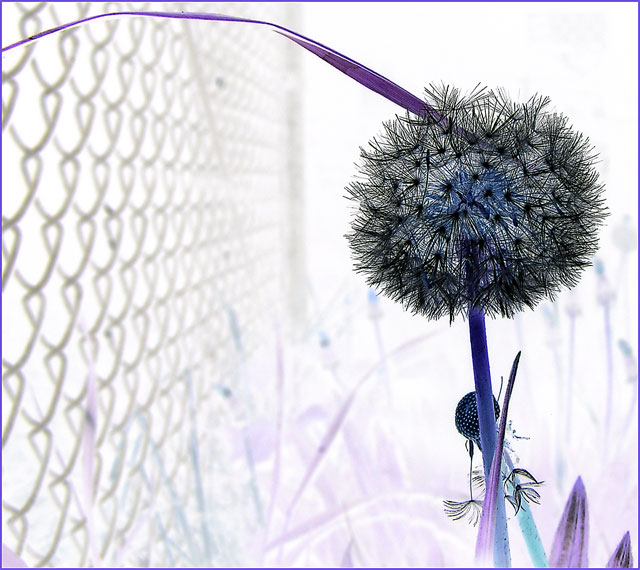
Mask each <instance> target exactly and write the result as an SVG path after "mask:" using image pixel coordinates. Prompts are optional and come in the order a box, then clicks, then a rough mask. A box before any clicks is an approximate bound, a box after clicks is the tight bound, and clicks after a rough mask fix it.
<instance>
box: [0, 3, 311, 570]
mask: <svg viewBox="0 0 640 570" xmlns="http://www.w3.org/2000/svg"><path fill="white" fill-rule="evenodd" d="M144 9H150V7H149V6H148V5H146V4H143V5H140V4H135V5H134V4H124V3H123V4H120V3H105V4H101V3H95V4H94V3H37V4H33V3H25V4H22V3H3V5H2V20H3V42H2V43H3V45H7V44H8V43H9V42H10V41H14V39H19V38H22V37H26V36H28V35H32V34H34V33H36V32H38V31H41V30H44V29H47V28H50V27H53V26H54V25H57V24H60V23H62V22H65V21H70V20H73V19H77V18H81V17H86V16H88V15H91V14H97V13H100V12H103V11H116V10H144ZM153 9H154V10H160V9H165V10H191V11H205V10H206V11H211V12H222V13H229V14H234V15H243V16H247V17H253V18H262V19H266V20H271V21H276V22H279V23H282V24H285V25H287V24H288V25H291V24H292V20H295V17H296V8H295V6H291V5H284V4H242V3H239V4H207V5H198V6H189V5H188V4H180V5H176V4H167V5H165V6H164V7H161V6H160V5H154V6H153ZM292 49H293V48H292V47H291V46H287V45H286V42H285V40H284V39H278V38H277V37H276V36H275V35H274V34H270V32H268V31H266V30H256V31H254V30H253V29H251V30H249V29H248V28H247V26H244V25H234V24H224V23H221V24H212V23H196V24H194V23H192V22H175V21H163V20H153V19H150V18H114V19H112V20H102V21H98V22H93V23H91V24H89V25H86V26H82V27H80V28H77V29H73V30H69V31H66V32H63V33H60V34H58V35H55V36H52V37H50V38H45V39H43V40H41V41H39V42H37V43H35V44H32V45H30V46H27V47H25V48H21V49H18V50H16V51H15V52H14V53H9V54H7V55H3V68H2V132H3V138H2V184H3V194H2V213H3V217H2V295H3V317H2V333H3V334H2V338H3V340H2V355H3V360H2V366H3V377H2V390H3V399H2V413H3V426H2V429H3V431H2V445H3V471H2V477H3V480H2V486H3V543H5V544H6V545H7V546H8V547H9V548H11V549H13V550H14V551H15V552H16V553H18V554H19V555H21V556H22V557H23V559H24V560H25V561H26V562H27V563H28V564H29V565H33V566H90V565H104V564H109V565H111V564H113V565H136V566H139V565H142V566H193V565H211V564H217V565H231V564H234V563H238V562H239V559H238V558H237V557H238V556H241V549H240V548H239V547H238V545H237V544H236V543H234V541H236V540H237V541H241V540H242V538H243V536H244V535H246V534H249V533H251V532H252V528H254V527H255V525H257V524H259V519H260V517H261V505H260V498H259V496H258V494H257V493H256V489H255V485H254V481H253V476H254V475H253V474H252V470H251V461H250V458H248V459H249V460H248V461H246V462H244V463H243V464H242V465H243V466H242V467H238V468H237V470H236V471H235V472H234V471H233V469H234V468H233V467H229V465H236V463H233V462H229V463H228V464H227V463H225V458H226V457H228V456H229V455H230V454H233V453H235V452H236V450H235V448H234V447H233V445H232V444H231V443H230V442H229V441H227V440H226V439H225V438H224V429H223V428H221V426H224V425H226V424H230V423H233V422H236V421H238V419H239V418H241V417H242V416H243V414H247V413H249V411H250V408H252V407H253V408H260V407H261V406H262V407H268V406H270V405H271V402H270V401H269V398H268V397H263V398H260V399H257V398H255V397H253V398H252V396H251V394H250V393H249V391H248V389H247V386H246V385H245V384H244V383H243V368H242V367H243V362H245V359H246V356H247V355H248V354H250V353H251V352H252V351H254V349H256V348H257V347H258V346H259V345H260V343H261V339H263V338H264V335H265V332H267V331H270V330H271V326H272V322H273V315H274V314H275V313H278V312H280V313H283V314H285V315H286V314H287V310H290V309H291V310H295V311H299V306H294V305H295V303H296V301H295V295H294V292H295V290H296V283H297V282H296V279H297V278H298V275H300V269H299V266H300V261H299V260H300V258H299V251H300V245H299V233H298V232H297V229H296V223H297V222H296V221H295V220H296V216H295V215H292V214H295V212H292V210H293V209H294V208H296V207H297V205H298V203H299V199H300V198H299V192H298V190H297V184H295V183H294V182H296V180H295V179H294V175H295V173H296V172H297V170H296V169H297V168H298V165H297V156H298V154H297V144H296V135H295V132H294V130H295V110H296V104H297V103H296V99H295V95H294V93H295V89H293V87H295V80H296V77H297V74H298V70H297V64H296V60H295V59H294V57H295V56H293V55H292V51H290V50H292ZM292 308H293V309H292ZM283 318H284V319H285V321H286V317H283ZM238 395H242V397H238ZM223 464H225V468H224V469H222V468H221V466H222V465H223ZM232 505H233V508H231V506H232ZM220 509H225V510H224V526H222V525H223V523H222V517H221V516H220V514H219V511H220ZM232 527H234V528H235V531H234V532H232V533H231V532H225V531H224V530H225V529H229V528H232ZM238 544H240V542H238Z"/></svg>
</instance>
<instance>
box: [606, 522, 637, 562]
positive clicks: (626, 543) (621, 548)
mask: <svg viewBox="0 0 640 570" xmlns="http://www.w3.org/2000/svg"><path fill="white" fill-rule="evenodd" d="M606 567H607V568H633V555H632V554H631V537H630V536H629V531H627V532H626V533H625V535H624V536H623V537H622V540H621V541H620V544H618V546H617V547H616V549H615V551H614V553H613V554H612V555H611V558H609V562H607V566H606Z"/></svg>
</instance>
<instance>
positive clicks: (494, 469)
mask: <svg viewBox="0 0 640 570" xmlns="http://www.w3.org/2000/svg"><path fill="white" fill-rule="evenodd" d="M520 354H521V353H520V352H518V354H516V357H515V359H514V361H513V365H512V366H511V373H510V374H509V381H508V382H507V388H506V390H505V394H504V401H503V403H502V415H501V416H500V428H499V429H498V440H497V442H496V449H495V451H494V453H493V460H492V461H491V470H490V471H489V480H488V482H487V490H486V493H485V496H484V503H483V506H482V516H481V517H480V528H479V529H478V538H477V542H476V560H477V561H478V562H480V563H481V564H489V563H490V562H491V560H492V555H493V552H494V540H495V531H496V510H497V508H496V507H497V503H498V490H499V489H500V488H501V487H502V486H501V485H499V484H500V482H501V481H500V480H501V477H502V476H501V467H502V450H503V448H504V434H505V430H506V427H507V413H508V412H509V402H510V400H511V393H512V392H513V385H514V384H515V381H516V373H517V372H518V363H519V362H520ZM500 499H501V500H502V497H500Z"/></svg>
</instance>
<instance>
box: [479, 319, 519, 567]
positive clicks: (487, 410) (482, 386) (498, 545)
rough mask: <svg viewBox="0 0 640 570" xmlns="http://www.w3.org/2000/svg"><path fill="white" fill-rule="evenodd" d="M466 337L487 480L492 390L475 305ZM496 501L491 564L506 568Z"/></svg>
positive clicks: (501, 509)
mask: <svg viewBox="0 0 640 570" xmlns="http://www.w3.org/2000/svg"><path fill="white" fill-rule="evenodd" d="M469 337H470V340H471V359H472V361H473V377H474V381H475V389H476V390H475V392H476V405H477V407H478V423H479V425H480V443H481V445H482V463H483V466H484V476H485V481H489V475H490V470H491V462H492V460H493V455H494V452H495V449H496V439H497V438H496V420H495V411H494V407H493V390H492V388H491V371H490V369H489V352H488V349H487V330H486V327H485V320H484V312H483V311H481V310H479V309H473V308H471V309H469ZM498 493H500V495H503V493H502V485H500V486H499V487H498ZM496 505H497V513H496V529H495V542H494V553H493V555H494V564H495V566H496V567H497V568H509V567H510V566H511V556H510V554H509V535H508V533H507V515H506V512H505V506H504V500H503V497H502V496H501V497H500V498H499V500H497V501H496Z"/></svg>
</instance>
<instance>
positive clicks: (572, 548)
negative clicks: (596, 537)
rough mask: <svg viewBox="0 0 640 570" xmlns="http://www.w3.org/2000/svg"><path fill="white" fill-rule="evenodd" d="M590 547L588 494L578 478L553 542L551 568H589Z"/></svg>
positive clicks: (550, 558)
mask: <svg viewBox="0 0 640 570" xmlns="http://www.w3.org/2000/svg"><path fill="white" fill-rule="evenodd" d="M588 546H589V511H588V508H587V492H586V491H585V488H584V484H583V483H582V478H581V477H578V479H576V482H575V484H574V485H573V489H572V490H571V494H570V495H569V498H568V499H567V504H566V505H565V507H564V512H563V513H562V518H561V519H560V524H558V530H556V536H555V539H554V541H553V547H552V549H551V556H550V557H549V566H550V567H551V568H587V567H588V561H587V550H588Z"/></svg>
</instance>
